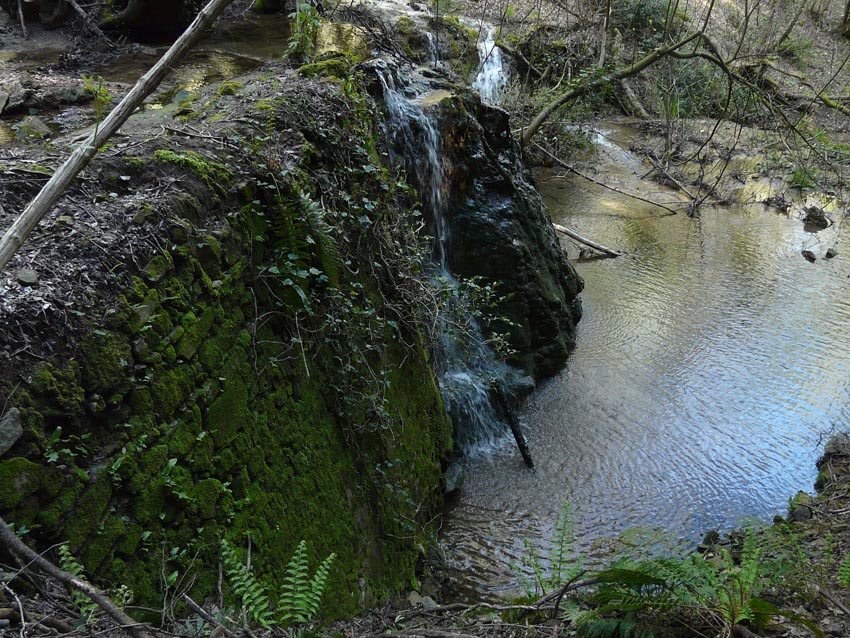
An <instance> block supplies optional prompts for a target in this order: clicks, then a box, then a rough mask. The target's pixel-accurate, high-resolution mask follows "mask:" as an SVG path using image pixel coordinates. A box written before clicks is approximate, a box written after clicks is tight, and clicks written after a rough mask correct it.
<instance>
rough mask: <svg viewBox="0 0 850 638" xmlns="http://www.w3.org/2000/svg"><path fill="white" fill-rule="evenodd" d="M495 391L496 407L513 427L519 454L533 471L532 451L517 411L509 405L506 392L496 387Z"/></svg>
mask: <svg viewBox="0 0 850 638" xmlns="http://www.w3.org/2000/svg"><path fill="white" fill-rule="evenodd" d="M493 389H494V392H493V394H494V398H495V401H496V407H497V408H499V411H500V412H502V414H504V415H505V419H507V421H508V425H509V426H510V427H511V433H512V434H513V435H514V441H516V446H517V447H518V448H519V453H520V454H521V455H522V460H523V461H525V464H526V465H527V466H528V467H529V468H531V469H532V470H533V469H534V460H533V459H532V458H531V451H530V450H529V449H528V443H527V442H526V440H525V436H524V435H523V433H522V430H521V429H520V427H519V419H517V417H516V410H515V409H514V408H513V406H511V405H510V403H508V398H507V397H506V396H505V392H504V390H502V389H501V388H499V387H494V388H493Z"/></svg>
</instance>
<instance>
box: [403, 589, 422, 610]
mask: <svg viewBox="0 0 850 638" xmlns="http://www.w3.org/2000/svg"><path fill="white" fill-rule="evenodd" d="M407 602H408V603H410V606H411V607H419V606H420V605H421V604H422V596H421V595H420V594H419V592H418V591H412V592H410V593H409V594H408V595H407Z"/></svg>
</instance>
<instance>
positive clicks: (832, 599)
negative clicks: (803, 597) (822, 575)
mask: <svg viewBox="0 0 850 638" xmlns="http://www.w3.org/2000/svg"><path fill="white" fill-rule="evenodd" d="M817 590H818V593H819V594H820V595H821V596H823V597H824V598H826V599H827V600H828V601H829V602H831V603H832V604H833V605H835V606H836V607H838V608H839V609H840V610H841V611H842V612H843V613H844V615H845V616H847V617H848V618H850V609H848V608H847V605H845V604H844V603H842V602H841V601H840V600H838V597H837V596H836V595H835V594H833V593H832V592H830V591H829V590H826V589H824V588H823V587H817Z"/></svg>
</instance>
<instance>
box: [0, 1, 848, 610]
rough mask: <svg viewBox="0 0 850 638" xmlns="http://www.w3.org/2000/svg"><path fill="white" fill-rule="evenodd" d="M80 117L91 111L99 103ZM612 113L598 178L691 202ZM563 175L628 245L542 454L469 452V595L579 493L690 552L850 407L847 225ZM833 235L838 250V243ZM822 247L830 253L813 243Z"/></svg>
mask: <svg viewBox="0 0 850 638" xmlns="http://www.w3.org/2000/svg"><path fill="white" fill-rule="evenodd" d="M283 27H284V24H283V19H282V18H262V19H260V18H257V19H255V20H254V21H253V22H251V23H250V24H248V25H247V26H245V27H244V28H242V27H240V28H241V29H242V30H240V31H238V32H235V31H234V32H231V31H227V30H226V29H224V28H223V29H221V30H219V31H218V32H217V34H216V35H215V36H214V37H213V38H210V39H209V40H207V41H206V42H205V44H204V45H203V46H202V47H201V48H199V50H198V51H196V52H195V53H193V57H190V58H189V59H188V60H187V61H186V62H185V63H184V64H183V65H181V67H180V68H179V69H178V70H177V73H176V74H175V75H174V76H173V77H172V79H170V80H169V82H168V83H167V84H166V85H164V86H163V87H161V88H160V90H159V91H158V92H157V95H156V96H154V98H152V100H151V106H152V107H156V106H158V105H161V104H162V103H167V102H169V101H173V100H175V99H180V97H181V95H182V94H185V93H189V92H191V91H194V90H197V89H198V88H199V87H201V86H203V85H205V84H208V83H210V82H214V81H218V80H221V79H227V78H230V77H233V76H234V75H237V74H238V73H240V72H245V71H248V70H251V69H254V68H256V67H258V66H259V65H260V64H262V63H263V62H264V61H268V60H275V59H278V58H279V55H280V53H281V52H282V51H283V49H284V48H285V43H286V37H287V31H286V30H285V29H284V28H283ZM483 33H484V37H483V38H482V40H481V42H480V43H479V53H480V56H481V65H480V69H479V72H478V73H479V74H478V76H477V77H476V79H475V83H474V86H475V88H476V89H478V90H479V91H480V92H481V94H482V96H483V97H484V98H485V99H486V100H488V101H491V102H496V101H497V100H498V98H499V95H500V92H501V90H502V89H503V88H504V76H503V75H502V73H503V71H502V70H501V54H500V52H499V51H498V49H497V48H495V44H494V42H495V41H494V33H493V31H492V28H489V27H488V28H487V29H484V30H483ZM348 36H350V33H348V34H343V35H342V36H338V35H335V36H334V37H335V38H336V37H348ZM246 40H248V41H250V45H245V46H243V45H242V44H240V43H244V42H245V41H246ZM257 42H262V43H263V45H262V47H261V48H258V45H257V44H256V43H257ZM161 52H162V51H161V50H158V49H146V50H143V51H141V52H138V53H136V54H133V55H128V56H125V58H122V59H120V60H118V61H113V63H111V64H110V65H109V66H108V68H107V67H104V68H102V69H98V68H95V73H100V74H102V75H103V76H104V77H105V79H106V80H108V81H110V82H116V83H126V84H129V83H131V82H132V81H134V80H135V78H137V77H138V76H139V75H140V74H141V72H143V71H144V70H146V69H147V67H148V66H149V65H150V63H151V62H152V61H153V60H154V59H156V57H157V56H158V55H159V54H161ZM58 55H59V52H56V53H55V56H54V55H53V54H52V53H51V56H48V57H49V59H41V58H37V59H36V58H34V60H35V62H34V65H36V66H41V65H48V64H51V63H52V62H54V61H55V60H54V59H53V58H54V57H55V58H56V59H58ZM436 61H437V60H436V57H434V64H436ZM0 62H2V60H0ZM0 70H2V64H0ZM385 87H386V91H387V94H388V96H389V97H393V98H395V104H396V109H397V112H398V117H404V118H406V119H407V120H411V121H414V122H415V123H416V124H417V127H416V129H415V130H416V135H418V136H419V137H423V136H424V137H428V136H427V135H425V133H428V132H429V130H430V129H429V127H430V126H431V125H430V124H429V123H428V121H427V118H425V116H424V115H423V114H422V110H421V108H420V106H421V105H419V104H418V103H417V102H416V101H415V100H412V99H409V98H404V97H402V96H401V94H397V93H394V88H393V87H392V86H390V85H386V84H385ZM388 102H389V104H390V105H392V104H393V100H392V99H389V100H388ZM89 110H90V109H89ZM62 117H65V115H64V114H57V115H56V121H54V120H52V119H50V118H48V122H49V123H50V124H51V126H55V127H56V128H57V130H63V131H65V130H73V129H74V128H76V127H78V126H79V124H80V123H79V122H78V121H76V120H75V121H74V122H72V123H70V124H68V126H67V127H65V126H63V125H62V124H63V122H62V120H61V118H62ZM81 119H83V120H85V121H84V122H83V123H84V124H86V125H88V124H90V123H91V119H92V115H91V113H90V112H86V113H85V117H84V118H81ZM10 123H11V122H9V123H6V122H2V121H0V144H3V143H12V142H13V141H14V140H15V132H14V131H13V130H12V128H11V126H10V125H9V124H10ZM4 127H5V128H4ZM610 129H611V130H610V131H606V135H603V136H600V137H599V138H598V140H597V142H598V144H597V149H598V163H597V165H596V166H595V169H594V170H595V172H594V177H595V179H598V180H600V181H602V182H604V183H608V184H612V185H614V186H617V187H618V188H621V189H624V190H627V191H631V192H636V193H640V194H641V195H643V196H645V197H647V198H650V199H655V200H658V201H672V200H676V199H677V197H678V196H677V195H676V194H675V193H673V192H671V191H666V190H665V189H664V188H663V187H660V186H658V185H656V184H654V183H652V182H649V181H648V180H641V179H640V176H641V175H643V174H645V173H646V172H647V167H646V166H645V165H644V164H642V163H641V161H640V160H639V159H638V158H636V157H635V156H633V155H632V154H630V153H629V152H627V151H625V150H623V149H625V148H628V146H629V143H628V137H629V134H630V133H629V130H628V128H627V127H623V126H620V125H612V126H611V127H610ZM4 130H5V131H6V138H5V139H4ZM411 130H413V129H411ZM412 135H413V134H412ZM431 146H434V147H435V146H436V142H431ZM431 164H434V162H433V161H432V162H431ZM426 168H427V167H426ZM416 172H417V171H415V170H411V173H416ZM426 172H427V171H426ZM432 173H433V171H432ZM435 174H436V173H435ZM432 177H433V176H432ZM544 178H545V179H543V180H541V183H540V185H541V190H542V192H543V194H544V198H545V200H546V203H547V206H548V207H549V210H550V212H551V214H552V217H553V220H554V221H555V222H558V223H560V224H563V225H565V226H568V227H570V228H572V229H574V230H575V231H577V232H578V233H580V234H581V235H584V236H587V237H590V238H592V239H594V240H595V241H598V242H600V243H602V244H604V245H606V246H610V247H613V248H616V249H619V250H623V251H625V252H626V253H627V256H625V257H622V258H618V259H604V260H593V261H581V260H579V261H577V262H576V267H577V269H578V271H579V273H580V274H581V276H582V277H583V278H584V279H585V282H586V287H585V291H584V292H583V293H582V300H583V306H584V318H583V319H582V320H581V322H580V323H579V326H578V335H577V345H576V348H575V351H574V352H573V354H572V355H571V357H570V360H569V362H568V365H567V367H566V369H565V370H563V371H562V372H561V373H560V374H559V375H557V376H556V377H555V378H553V379H551V380H549V381H548V382H547V383H545V384H544V385H543V386H542V387H541V388H540V389H539V390H538V391H537V392H535V393H534V395H532V397H531V398H530V400H529V402H528V404H527V406H526V408H525V409H524V411H523V413H522V415H521V416H522V420H523V423H524V429H525V432H526V437H527V439H528V443H529V445H530V447H531V452H532V455H533V457H534V461H535V465H536V470H535V471H530V470H528V469H527V468H526V467H525V465H524V464H523V461H522V459H521V458H520V457H519V455H518V454H517V453H516V450H515V448H514V445H513V442H512V440H511V439H510V434H509V433H506V434H505V435H504V436H503V437H502V438H501V439H499V440H497V441H496V442H495V443H493V444H492V445H485V446H481V447H482V448H483V449H478V450H477V451H475V452H473V453H471V454H470V455H468V456H467V458H466V459H465V464H466V468H465V469H466V479H465V482H464V483H463V486H462V488H461V489H460V490H459V492H458V493H457V494H455V495H454V496H453V497H452V502H451V503H450V505H449V508H448V512H447V515H446V517H445V522H444V528H443V531H442V537H441V544H442V547H443V550H444V553H445V558H446V563H447V565H448V571H449V577H450V581H451V587H450V589H451V590H452V591H453V593H454V594H455V596H456V597H459V598H465V597H469V598H473V597H484V598H485V599H486V598H495V597H499V596H500V595H507V594H514V593H518V582H517V577H516V575H515V574H514V571H513V569H512V565H518V564H520V563H521V562H522V560H523V557H524V556H527V554H528V550H527V548H526V543H525V541H526V539H527V540H528V541H529V542H530V543H531V544H532V545H534V546H536V547H538V548H540V550H541V551H542V552H543V553H545V551H546V549H547V546H548V544H549V542H550V539H551V538H552V529H553V526H554V524H555V521H556V519H557V516H558V513H559V512H560V511H561V509H562V507H563V505H564V503H565V502H569V503H570V505H571V507H572V509H573V521H574V529H575V535H576V541H577V545H578V547H579V548H581V549H582V550H584V551H587V552H589V553H590V554H592V555H593V556H595V557H598V558H602V557H603V556H605V555H608V554H609V553H610V545H609V544H607V543H606V542H605V541H604V539H611V538H615V537H617V536H618V535H622V534H623V533H625V532H626V530H629V529H639V530H643V531H633V532H629V533H628V535H629V538H631V539H639V540H638V541H637V542H638V543H640V545H641V546H646V545H650V544H654V543H658V544H659V545H660V546H664V547H667V546H674V547H682V548H685V549H687V548H689V547H693V545H694V544H695V542H696V541H698V540H699V538H700V537H701V536H702V534H704V533H705V532H706V531H708V530H711V529H722V530H728V529H729V528H731V527H732V526H734V525H736V524H738V523H739V522H740V521H741V519H743V518H746V517H755V518H758V519H761V520H770V518H771V517H772V516H774V515H775V514H782V513H784V512H785V511H786V509H787V506H788V499H789V498H790V497H792V496H793V495H794V494H795V493H796V492H797V491H798V490H810V489H811V487H812V483H813V481H814V478H815V474H816V470H815V460H816V459H817V457H818V455H819V453H820V448H821V443H822V439H823V437H824V435H825V434H826V433H829V432H830V431H831V430H832V429H834V428H839V427H846V424H847V422H848V420H850V330H848V329H847V327H848V326H850V300H848V297H847V295H846V291H847V288H848V277H850V265H848V263H849V262H848V259H847V255H850V242H848V240H847V237H846V234H845V233H843V232H842V231H841V230H840V225H839V224H836V225H834V226H832V227H830V228H828V229H826V230H823V231H821V232H819V233H816V234H815V233H810V232H807V231H806V230H804V228H803V225H802V223H801V222H800V221H799V219H797V218H796V217H795V216H794V215H792V216H787V215H785V214H781V213H777V212H776V211H774V210H771V209H767V208H765V207H764V206H763V205H761V204H759V203H753V204H748V205H738V206H733V207H727V208H713V207H704V208H703V209H702V210H701V213H700V215H699V217H697V218H689V217H687V216H686V215H684V214H679V215H674V216H671V215H669V214H668V213H667V211H665V210H663V209H660V208H658V207H656V206H652V205H650V204H646V203H643V202H640V201H638V200H635V199H632V198H629V197H626V196H623V195H618V194H616V193H613V192H611V191H608V190H605V189H602V188H601V187H599V186H596V185H594V184H592V183H590V182H588V181H586V180H583V179H582V178H580V177H577V176H575V175H571V176H568V177H566V178H562V177H556V176H554V175H545V176H544ZM424 181H425V180H423V182H424ZM754 186H755V187H756V188H753V189H752V192H754V193H755V192H760V191H761V190H763V188H764V184H754ZM748 187H749V185H747V184H745V185H744V188H748ZM436 204H437V203H436V202H432V205H433V206H434V207H435V208H438V206H437V205H436ZM794 210H798V209H792V211H794ZM833 217H834V218H836V219H839V216H838V214H833ZM565 247H567V248H568V249H569V250H570V255H571V257H578V250H577V249H576V248H575V247H574V246H572V245H568V244H567V243H565ZM831 247H834V248H836V249H837V251H838V256H837V257H835V258H834V259H831V260H825V259H823V258H822V257H823V255H824V253H825V252H826V250H827V248H831ZM803 249H807V250H812V251H813V252H814V253H815V254H816V255H817V257H818V259H817V261H816V262H815V263H809V262H808V261H806V260H805V259H803V257H802V256H801V254H800V253H801V250H803ZM446 358H447V359H448V358H449V357H448V356H447V355H446ZM451 364H452V361H448V362H447V363H446V366H445V367H446V368H447V373H446V375H445V376H446V378H447V379H449V380H452V379H456V378H459V379H461V381H463V382H464V384H465V386H467V387H468V388H471V390H470V393H467V394H464V395H462V396H464V397H466V398H467V399H468V397H469V396H472V395H473V394H475V392H474V391H476V387H477V386H475V384H474V383H471V382H470V381H469V379H468V378H467V377H468V376H469V374H468V371H467V372H465V373H464V374H466V375H467V377H462V375H461V374H460V373H458V372H456V371H455V370H454V368H452V365H451ZM467 367H468V366H467ZM444 385H447V384H445V383H444ZM478 394H482V392H478ZM484 394H486V393H484ZM456 403H460V402H456ZM465 403H466V404H469V403H470V401H468V400H467V401H466V402H465ZM654 530H660V532H661V534H660V535H656V533H655V531H654Z"/></svg>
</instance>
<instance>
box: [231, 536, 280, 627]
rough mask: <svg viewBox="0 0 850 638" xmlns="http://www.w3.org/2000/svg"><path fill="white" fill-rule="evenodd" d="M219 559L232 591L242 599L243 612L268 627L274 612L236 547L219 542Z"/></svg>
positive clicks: (270, 625)
mask: <svg viewBox="0 0 850 638" xmlns="http://www.w3.org/2000/svg"><path fill="white" fill-rule="evenodd" d="M221 561H222V564H223V566H224V572H225V573H226V574H227V578H228V581H229V582H230V586H231V587H232V588H233V592H234V593H235V594H236V595H237V596H238V597H239V599H240V600H241V601H242V607H243V609H244V610H245V614H246V615H247V616H248V618H249V619H251V620H253V621H254V622H256V623H257V624H258V625H260V626H261V627H263V628H265V629H270V628H271V627H272V625H273V621H274V614H273V613H272V611H271V609H270V607H269V597H268V594H267V593H266V589H265V587H264V586H263V584H262V583H260V582H259V581H258V580H257V579H256V577H255V576H254V574H252V573H251V570H249V569H248V567H247V566H246V565H245V563H243V562H242V558H241V557H240V556H239V553H238V552H237V551H236V549H235V548H234V547H232V546H231V545H230V543H228V542H227V541H222V542H221Z"/></svg>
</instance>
